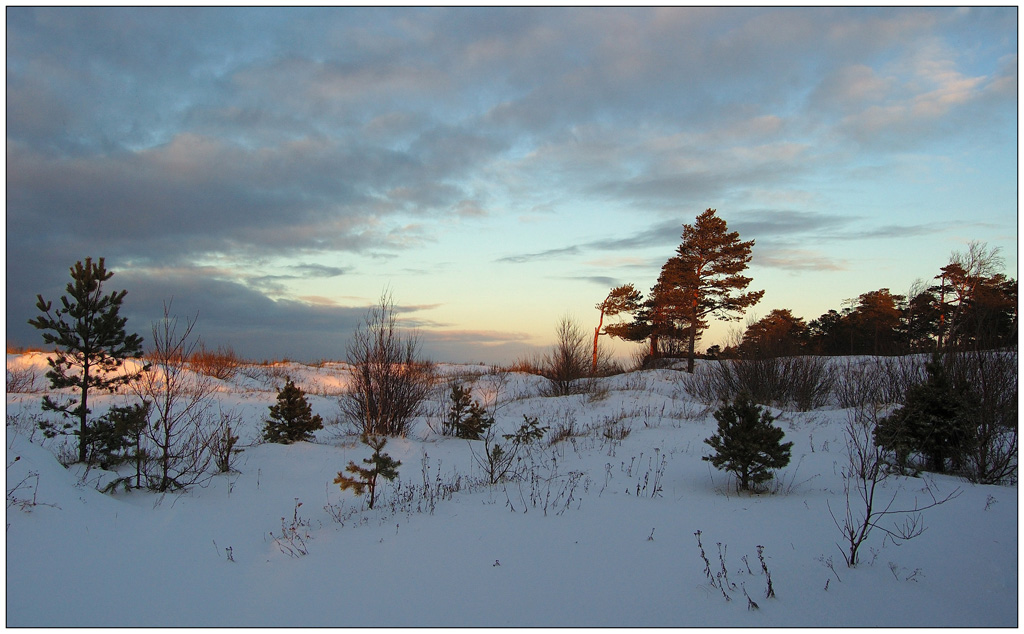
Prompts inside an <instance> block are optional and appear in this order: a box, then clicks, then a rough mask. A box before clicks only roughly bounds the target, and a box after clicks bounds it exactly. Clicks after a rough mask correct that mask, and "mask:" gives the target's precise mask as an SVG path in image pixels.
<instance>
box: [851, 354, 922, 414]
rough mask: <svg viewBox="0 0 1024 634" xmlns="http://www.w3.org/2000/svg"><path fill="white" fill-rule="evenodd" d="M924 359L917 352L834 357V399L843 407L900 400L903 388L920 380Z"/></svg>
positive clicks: (903, 392) (878, 404) (902, 395)
mask: <svg viewBox="0 0 1024 634" xmlns="http://www.w3.org/2000/svg"><path fill="white" fill-rule="evenodd" d="M924 362H925V358H924V357H921V356H917V355H910V356H901V357H847V358H844V359H842V360H836V361H835V362H834V363H835V381H834V383H833V387H832V392H833V394H834V395H835V400H836V402H837V404H838V405H839V406H840V407H842V408H844V409H845V408H851V407H863V406H865V405H869V404H870V405H875V406H880V405H885V404H891V403H900V402H902V401H903V398H904V395H905V394H906V393H907V388H909V387H910V386H911V385H914V384H916V383H920V382H921V381H922V380H924V376H925V372H924Z"/></svg>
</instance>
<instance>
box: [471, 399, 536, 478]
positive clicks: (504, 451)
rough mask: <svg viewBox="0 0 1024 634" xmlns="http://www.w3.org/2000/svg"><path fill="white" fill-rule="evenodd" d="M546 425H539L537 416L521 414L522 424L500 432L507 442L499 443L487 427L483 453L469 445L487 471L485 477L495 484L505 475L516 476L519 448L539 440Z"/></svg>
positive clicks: (474, 456) (479, 463)
mask: <svg viewBox="0 0 1024 634" xmlns="http://www.w3.org/2000/svg"><path fill="white" fill-rule="evenodd" d="M548 429H549V428H548V427H541V426H540V423H539V422H538V420H537V418H536V417H534V418H530V417H528V416H527V415H526V414H523V424H522V425H520V426H519V429H517V430H516V433H514V434H502V436H501V437H502V438H504V439H505V440H506V441H507V442H506V443H505V444H501V443H499V442H497V441H496V439H495V438H494V430H493V428H492V429H489V430H488V432H487V433H486V434H485V435H484V437H483V441H484V455H483V457H481V456H479V455H478V454H477V453H476V451H475V450H473V449H472V446H470V450H471V451H472V452H473V459H474V460H476V463H477V464H478V465H480V467H481V468H483V469H484V471H486V472H487V478H488V480H489V481H490V483H491V484H497V483H498V482H500V481H502V480H504V479H505V478H506V477H516V476H517V475H518V472H517V469H516V468H514V467H515V464H516V457H517V456H518V454H519V451H520V449H522V448H523V447H526V446H528V445H530V444H532V443H533V442H534V441H536V440H540V439H541V438H543V437H544V434H545V433H547V431H548Z"/></svg>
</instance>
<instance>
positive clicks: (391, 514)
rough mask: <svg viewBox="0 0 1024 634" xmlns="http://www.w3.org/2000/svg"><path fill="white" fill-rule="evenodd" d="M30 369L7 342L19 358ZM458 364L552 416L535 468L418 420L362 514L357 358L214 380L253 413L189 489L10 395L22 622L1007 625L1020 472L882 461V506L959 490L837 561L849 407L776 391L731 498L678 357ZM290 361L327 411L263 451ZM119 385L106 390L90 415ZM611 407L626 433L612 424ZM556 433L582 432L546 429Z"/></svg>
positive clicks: (363, 451) (519, 407) (10, 611)
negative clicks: (483, 461) (560, 377)
mask: <svg viewBox="0 0 1024 634" xmlns="http://www.w3.org/2000/svg"><path fill="white" fill-rule="evenodd" d="M33 364H34V366H36V367H40V368H41V367H43V366H40V365H39V359H38V358H36V357H34V356H32V355H8V368H9V369H11V368H14V369H18V368H25V367H28V366H29V365H33ZM442 370H443V371H445V372H446V373H448V374H451V375H452V376H461V377H462V379H463V380H465V381H472V382H473V383H474V387H475V394H477V395H478V397H479V398H481V399H484V400H487V401H488V402H493V399H494V398H497V399H498V403H499V407H498V409H497V421H498V425H500V426H501V427H502V428H503V429H506V430H508V431H511V430H513V429H514V428H515V427H516V426H518V424H519V423H521V422H522V420H523V415H524V414H525V415H528V416H531V417H532V416H536V417H537V418H538V419H539V420H540V422H541V424H544V425H548V426H550V427H551V430H552V431H549V433H548V437H546V438H545V439H544V440H543V441H541V442H539V443H538V444H537V445H536V447H535V448H534V450H533V452H532V455H531V456H530V457H529V458H527V460H526V461H525V463H524V464H525V466H527V467H529V468H530V469H531V474H532V477H530V478H525V479H523V480H521V481H519V482H509V483H505V484H499V485H487V484H484V483H483V482H482V476H483V473H482V471H481V469H480V467H479V466H478V465H477V464H476V462H475V460H474V452H476V453H477V454H478V455H479V452H480V451H481V450H480V448H479V447H478V446H477V445H478V444H479V443H471V442H469V441H465V440H457V439H452V438H444V437H441V436H439V435H437V434H436V433H434V431H432V429H431V428H432V427H436V422H434V421H435V420H436V419H431V417H430V416H424V417H422V418H420V419H418V420H417V421H416V423H415V425H414V428H413V432H412V433H411V434H410V435H409V437H408V438H405V439H392V440H391V441H390V442H389V443H388V445H387V447H386V448H385V451H386V452H388V453H389V454H390V455H391V456H392V457H394V458H397V459H399V460H401V461H402V465H401V467H400V481H396V482H395V483H389V484H387V485H386V486H385V488H384V492H383V500H380V501H378V504H377V508H375V509H373V510H369V509H366V508H364V506H365V505H364V503H363V499H362V498H358V497H356V496H354V495H353V494H352V493H351V492H342V491H341V490H340V489H339V488H338V487H337V485H335V484H333V482H332V481H333V479H334V477H335V475H336V474H337V472H339V471H341V470H343V469H344V467H345V465H346V464H348V462H349V461H350V460H355V461H356V462H359V461H360V460H361V459H362V458H366V457H368V456H369V453H370V452H369V451H368V450H367V448H366V447H365V446H363V445H361V444H359V443H358V442H357V440H356V439H355V438H354V437H352V436H350V435H346V434H345V433H344V431H345V430H344V426H342V425H339V424H337V423H336V421H337V420H339V412H340V410H339V407H338V403H337V397H338V394H340V393H341V391H342V390H343V389H344V385H345V373H344V366H343V365H342V364H325V365H323V366H320V367H310V366H304V365H300V364H287V365H283V366H282V367H273V368H269V369H268V368H267V367H255V366H254V367H251V368H248V369H247V371H245V372H240V373H239V374H237V375H236V377H235V378H234V379H233V380H232V381H229V382H219V383H218V384H217V392H216V399H217V401H218V404H219V406H220V408H221V409H222V411H224V410H230V411H232V412H234V413H235V415H236V416H237V417H238V418H239V419H240V420H242V421H244V425H243V428H242V429H240V430H238V431H240V436H241V437H242V440H241V443H242V444H243V445H244V451H243V452H242V453H241V454H239V455H238V457H237V462H236V465H235V466H236V469H237V471H236V472H234V473H229V474H224V475H218V476H215V477H213V478H212V479H210V480H209V482H207V483H206V484H204V485H203V486H201V487H195V488H193V489H192V490H190V491H188V492H187V493H183V494H174V495H171V494H168V495H159V494H155V493H150V492H141V491H136V492H132V493H118V494H114V495H110V494H103V493H100V492H98V491H97V490H96V488H95V483H96V482H98V481H100V475H101V474H100V473H99V472H98V471H96V470H93V471H91V472H89V473H84V472H83V471H82V469H81V468H80V467H77V466H74V467H72V468H71V469H65V468H64V467H62V466H61V465H60V463H59V462H58V460H57V459H56V458H55V457H54V456H55V453H56V454H60V453H61V451H62V450H61V447H60V444H59V442H58V441H57V440H56V439H55V440H47V439H44V438H43V437H42V436H41V435H40V434H39V433H38V432H33V431H32V426H33V425H32V423H33V419H34V417H36V416H38V415H39V413H40V412H39V401H40V398H41V394H39V393H27V394H8V395H7V415H8V426H7V465H8V466H7V469H6V478H7V491H8V495H7V499H8V506H7V539H6V547H7V553H6V556H7V625H8V626H14V627H17V626H1015V625H1016V624H1017V607H1018V603H1017V586H1018V583H1017V534H1018V533H1017V529H1018V522H1017V489H1016V487H999V486H977V485H972V484H970V483H967V482H964V481H962V480H960V479H956V478H952V477H946V476H928V477H927V478H892V479H890V480H888V481H886V483H885V486H886V489H885V492H884V497H885V498H886V500H888V499H889V498H890V497H892V495H893V494H895V495H896V496H897V500H898V501H899V502H901V503H907V504H913V503H914V501H915V499H917V500H921V501H924V500H927V499H930V498H929V497H928V496H927V495H926V494H925V492H924V487H926V486H928V487H931V489H932V491H935V492H937V493H938V494H940V495H945V494H947V493H949V492H952V491H953V490H954V489H956V488H957V487H959V488H961V489H962V493H961V494H960V495H959V497H957V498H956V499H954V500H951V501H950V502H948V503H947V504H944V505H942V506H939V507H936V508H933V509H929V510H928V511H925V513H924V514H923V519H924V522H925V524H926V526H927V530H926V531H925V532H924V534H922V535H921V536H920V537H918V538H916V539H913V540H911V541H908V542H905V543H903V545H901V546H896V545H894V544H893V543H892V542H891V541H889V540H883V534H882V533H881V532H880V531H876V533H874V534H872V536H871V537H870V538H869V540H868V542H867V544H866V546H865V551H864V560H865V561H864V562H863V563H862V564H861V565H859V566H858V567H856V568H852V569H851V568H847V567H846V565H845V563H844V562H843V558H842V556H841V554H840V550H839V548H838V547H837V542H838V543H839V544H840V545H841V544H842V536H841V535H840V532H839V530H838V529H837V528H836V525H835V524H834V523H833V519H832V517H831V515H830V514H829V510H828V506H827V504H828V505H831V507H832V509H838V508H843V505H844V504H845V498H844V496H843V487H842V479H841V477H840V469H841V467H842V466H843V464H844V463H845V461H846V455H845V446H844V441H843V424H844V423H845V421H846V416H847V413H846V412H845V411H843V410H817V411H813V412H806V413H796V412H784V411H779V410H773V413H775V414H776V415H778V419H777V421H776V424H778V425H780V426H781V427H782V428H783V429H784V430H785V432H786V439H785V440H787V441H792V442H793V443H794V445H793V451H792V460H791V462H790V464H789V466H788V467H786V468H785V469H782V470H781V471H780V472H779V473H778V474H777V480H776V482H775V483H774V484H773V488H774V489H775V490H776V492H775V493H772V494H761V495H749V494H744V495H737V494H736V493H735V491H734V483H733V482H732V480H731V479H730V478H728V477H727V476H726V475H725V474H724V473H723V472H719V471H716V470H714V469H713V468H711V467H710V464H709V463H708V462H706V461H702V460H701V456H702V455H705V454H707V453H708V451H709V448H708V447H707V445H705V444H704V442H703V441H704V439H705V438H707V437H709V436H710V435H711V434H712V433H713V432H714V428H715V423H714V419H713V418H712V416H711V413H710V411H709V410H708V408H707V407H706V406H705V405H703V404H701V403H697V402H694V401H692V400H691V399H690V398H689V397H688V396H687V395H686V393H685V392H684V391H683V390H682V388H681V386H680V383H679V380H678V376H679V375H678V373H676V372H674V371H672V370H652V371H645V372H637V373H631V374H626V375H621V376H616V377H611V378H607V379H601V380H600V382H599V385H598V388H599V389H598V390H597V391H596V392H595V393H594V394H592V395H577V396H569V397H561V398H544V397H541V396H539V395H538V392H539V390H538V388H539V379H537V377H533V376H529V375H523V374H512V375H509V376H506V377H504V381H501V380H499V379H498V377H495V376H488V375H486V374H485V372H486V368H482V367H476V366H473V367H468V366H443V367H442ZM285 373H287V374H288V375H289V376H291V377H292V379H293V380H295V381H296V382H297V384H298V385H299V386H300V387H303V389H306V390H307V391H308V392H309V400H310V402H311V404H312V406H313V410H314V412H315V413H318V414H320V415H321V416H322V417H323V419H324V421H325V422H326V423H328V425H327V427H326V428H325V429H324V430H321V431H320V432H318V433H317V442H315V443H297V444H295V445H289V446H285V445H271V444H257V439H258V438H259V436H260V431H261V429H262V421H263V419H264V417H265V416H266V413H267V406H268V405H270V404H272V403H273V402H274V400H275V396H276V388H275V386H276V385H277V383H275V381H278V382H280V381H282V380H283V379H281V376H283V374H285ZM42 384H43V380H42V378H41V371H40V380H39V381H38V386H39V387H41V386H42ZM444 397H445V394H444V393H443V389H442V390H439V393H438V396H437V398H436V399H435V402H434V403H432V404H431V407H432V408H433V409H434V411H435V412H439V411H441V408H442V407H443V406H444ZM126 398H127V397H126V396H124V395H112V396H103V397H100V398H98V399H96V401H95V403H96V409H95V413H96V414H100V413H102V411H103V409H105V408H106V407H109V406H110V405H111V404H119V403H122V402H124V401H125V399H126ZM612 424H614V425H617V426H618V427H619V428H622V429H625V428H628V429H629V430H630V431H629V433H628V435H627V436H626V437H625V438H624V439H622V440H621V441H615V442H613V441H612V440H610V439H608V438H607V437H605V435H604V434H603V430H604V429H606V428H607V427H608V426H609V425H612ZM559 428H561V429H562V430H563V431H564V430H575V431H574V432H571V433H570V434H569V436H568V438H567V439H566V440H562V441H561V442H557V443H555V444H551V443H550V442H549V438H550V437H551V435H552V432H554V431H555V430H556V429H559ZM572 434H575V435H572ZM288 529H295V533H290V532H289V530H288ZM697 531H700V540H701V543H702V544H703V548H704V551H705V553H706V555H707V557H708V558H709V560H710V564H711V566H712V570H713V572H718V571H719V570H720V569H721V564H722V562H723V561H724V564H725V566H726V571H727V573H728V576H729V581H730V582H731V583H732V584H735V588H733V589H730V590H729V591H728V594H729V596H730V598H731V600H730V601H726V599H725V598H724V597H723V594H722V592H721V590H719V589H718V588H717V587H713V586H711V585H710V584H709V583H708V579H707V577H706V576H705V572H704V561H703V560H702V558H701V553H700V549H699V548H698V541H697V537H696V536H695V533H696V532H697ZM296 535H297V537H296ZM290 536H291V537H290ZM759 546H761V547H763V550H762V552H763V556H764V562H765V566H766V567H767V569H768V571H769V573H770V575H771V581H772V586H773V589H774V591H775V595H776V596H775V598H766V597H765V593H766V588H767V577H766V576H765V574H764V572H763V569H762V566H761V563H760V561H759V557H758V547H759ZM302 551H305V552H306V554H301V552H302ZM720 553H721V558H720ZM830 564H831V567H830ZM744 592H745V593H746V594H747V595H749V597H750V599H751V600H752V601H753V602H756V604H757V605H758V607H759V609H757V610H751V609H748V608H749V607H750V606H749V603H748V600H747V598H746V597H745V596H744Z"/></svg>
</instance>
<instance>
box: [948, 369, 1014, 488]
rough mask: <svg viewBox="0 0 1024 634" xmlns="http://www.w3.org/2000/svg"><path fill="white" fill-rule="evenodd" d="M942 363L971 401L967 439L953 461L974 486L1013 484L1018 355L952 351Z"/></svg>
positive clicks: (952, 379) (954, 383)
mask: <svg viewBox="0 0 1024 634" xmlns="http://www.w3.org/2000/svg"><path fill="white" fill-rule="evenodd" d="M943 362H944V364H945V366H946V371H947V373H948V375H949V377H950V379H951V381H952V383H953V385H954V386H957V387H958V388H960V389H962V390H964V391H965V392H966V393H967V394H969V395H970V397H971V401H972V402H971V423H972V429H971V432H972V437H971V438H970V442H968V443H967V444H966V447H965V451H964V452H963V454H962V455H961V456H959V460H957V462H958V463H959V464H960V466H961V469H962V472H963V475H964V477H966V478H967V479H968V480H970V481H971V482H975V483H978V484H1003V483H1013V482H1015V481H1016V478H1017V429H1018V419H1017V413H1018V407H1017V394H1018V391H1017V354H1016V353H1005V352H995V351H979V350H973V351H965V352H951V353H947V354H946V355H945V357H944V359H943Z"/></svg>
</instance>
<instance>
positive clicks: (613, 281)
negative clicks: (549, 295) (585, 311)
mask: <svg viewBox="0 0 1024 634" xmlns="http://www.w3.org/2000/svg"><path fill="white" fill-rule="evenodd" d="M563 279H567V280H581V281H584V282H589V283H591V284H597V285H598V286H604V287H606V288H609V287H613V286H618V285H619V280H618V279H617V278H614V277H608V276H605V275H576V276H571V277H565V278H563Z"/></svg>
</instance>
